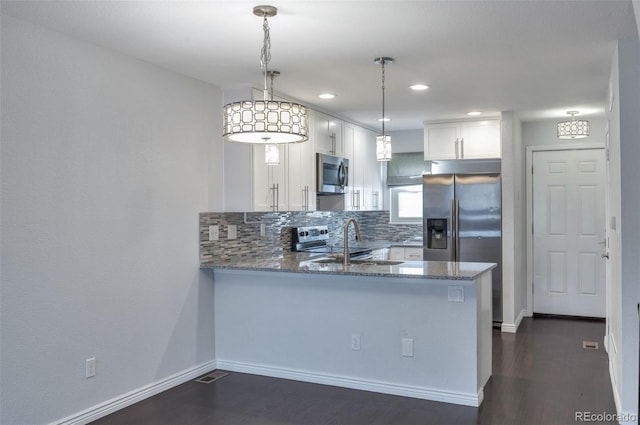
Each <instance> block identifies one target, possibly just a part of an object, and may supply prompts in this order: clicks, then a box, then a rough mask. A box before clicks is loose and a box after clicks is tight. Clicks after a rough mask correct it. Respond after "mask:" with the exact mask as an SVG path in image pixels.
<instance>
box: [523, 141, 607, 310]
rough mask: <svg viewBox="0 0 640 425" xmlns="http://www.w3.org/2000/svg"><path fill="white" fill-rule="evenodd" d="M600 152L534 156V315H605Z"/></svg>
mask: <svg viewBox="0 0 640 425" xmlns="http://www.w3.org/2000/svg"><path fill="white" fill-rule="evenodd" d="M605 184H606V174H605V151H604V149H585V150H565V151H538V152H534V153H533V311H534V312H535V313H547V314H564V315H572V316H588V317H605V306H606V304H605V301H606V300H605V297H606V296H605V266H604V260H603V258H602V254H603V253H604V245H603V244H602V242H603V241H604V230H605V222H604V209H605V205H604V204H605V197H604V196H605Z"/></svg>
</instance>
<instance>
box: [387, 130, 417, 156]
mask: <svg viewBox="0 0 640 425" xmlns="http://www.w3.org/2000/svg"><path fill="white" fill-rule="evenodd" d="M389 134H390V135H391V144H392V148H393V153H401V152H424V130H423V129H418V130H402V131H392V132H391V133H389Z"/></svg>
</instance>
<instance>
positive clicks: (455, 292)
mask: <svg viewBox="0 0 640 425" xmlns="http://www.w3.org/2000/svg"><path fill="white" fill-rule="evenodd" d="M447 300H448V301H449V302H454V303H463V302H464V288H463V287H462V286H449V296H448V298H447Z"/></svg>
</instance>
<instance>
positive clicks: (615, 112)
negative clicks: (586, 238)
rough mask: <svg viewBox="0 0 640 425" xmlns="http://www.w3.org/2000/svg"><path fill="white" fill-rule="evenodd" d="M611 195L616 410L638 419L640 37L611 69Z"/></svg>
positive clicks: (625, 46) (622, 46)
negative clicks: (613, 222)
mask: <svg viewBox="0 0 640 425" xmlns="http://www.w3.org/2000/svg"><path fill="white" fill-rule="evenodd" d="M611 89H612V95H613V107H612V110H611V111H610V112H609V120H610V147H611V150H610V158H611V199H610V205H609V208H610V211H611V215H612V216H613V217H615V226H614V225H611V224H610V226H609V236H610V241H611V242H610V244H611V247H610V257H611V261H610V262H609V264H610V266H611V267H612V273H611V288H610V291H609V293H610V295H611V300H610V303H609V304H608V308H609V310H608V317H607V324H608V327H609V329H608V337H609V341H608V346H609V350H608V352H609V361H610V370H611V377H612V383H613V391H614V396H615V399H616V405H617V407H618V411H619V412H621V413H635V414H636V420H635V423H637V422H638V420H637V414H638V390H639V388H638V379H639V378H638V377H639V371H638V361H639V354H638V352H639V347H638V344H639V342H638V334H639V333H640V330H639V326H638V305H639V304H640V242H638V241H640V221H639V220H638V211H640V192H639V191H638V187H637V186H638V182H639V181H640V167H638V158H640V143H638V142H639V140H640V139H639V135H640V121H639V120H638V117H639V116H640V42H638V41H621V42H619V43H618V50H617V52H616V54H615V56H614V58H613V64H612V72H611Z"/></svg>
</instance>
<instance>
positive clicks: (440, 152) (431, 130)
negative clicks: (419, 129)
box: [424, 123, 459, 160]
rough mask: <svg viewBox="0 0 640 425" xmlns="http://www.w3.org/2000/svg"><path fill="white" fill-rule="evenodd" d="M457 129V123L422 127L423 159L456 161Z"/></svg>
mask: <svg viewBox="0 0 640 425" xmlns="http://www.w3.org/2000/svg"><path fill="white" fill-rule="evenodd" d="M458 140H459V127H458V124H457V123H447V124H432V125H427V126H425V127H424V159H425V160H429V159H457V158H458Z"/></svg>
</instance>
